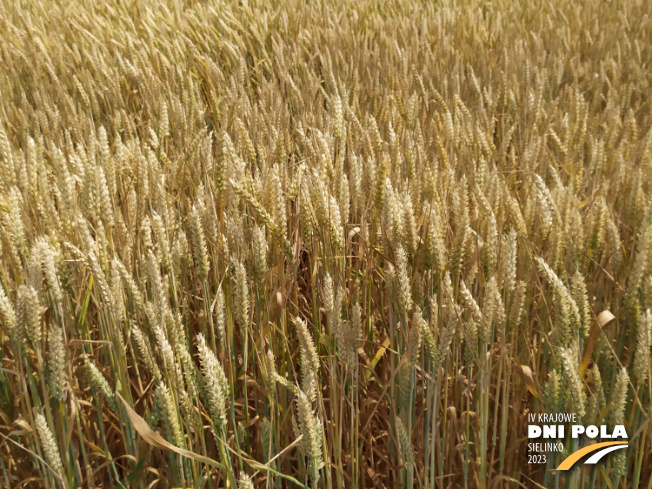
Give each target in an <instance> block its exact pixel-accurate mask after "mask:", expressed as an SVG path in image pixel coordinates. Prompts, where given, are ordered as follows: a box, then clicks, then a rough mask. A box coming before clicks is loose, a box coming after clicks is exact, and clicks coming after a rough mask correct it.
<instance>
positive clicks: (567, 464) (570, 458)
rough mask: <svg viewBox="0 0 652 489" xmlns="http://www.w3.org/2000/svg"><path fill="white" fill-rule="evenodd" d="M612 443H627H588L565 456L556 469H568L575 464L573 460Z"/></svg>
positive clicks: (619, 443)
mask: <svg viewBox="0 0 652 489" xmlns="http://www.w3.org/2000/svg"><path fill="white" fill-rule="evenodd" d="M612 445H627V443H626V442H623V441H605V442H603V443H595V444H593V445H589V446H588V447H584V448H581V449H579V450H578V451H576V452H573V453H571V454H570V455H569V456H568V457H566V458H565V459H564V461H563V462H562V463H560V464H559V467H557V470H568V469H570V468H571V467H572V466H573V465H574V464H575V462H577V461H578V460H579V459H581V458H582V457H583V456H584V455H587V454H589V453H591V452H595V451H596V450H600V449H601V448H604V447H610V446H612Z"/></svg>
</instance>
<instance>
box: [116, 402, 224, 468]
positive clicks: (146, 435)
mask: <svg viewBox="0 0 652 489" xmlns="http://www.w3.org/2000/svg"><path fill="white" fill-rule="evenodd" d="M116 396H117V397H118V399H120V400H121V401H122V404H123V405H124V407H125V410H126V411H127V416H129V420H130V421H131V424H132V425H133V426H134V428H135V429H136V431H137V432H138V434H139V435H140V436H141V437H142V438H143V440H145V441H146V442H147V443H149V444H150V445H152V446H153V447H156V448H159V449H161V450H170V451H171V452H174V453H177V454H179V455H181V456H182V457H187V458H190V459H192V460H195V461H197V462H201V463H204V464H206V465H210V466H212V467H217V468H219V469H224V466H223V465H222V464H221V463H219V462H217V461H216V460H213V459H212V458H208V457H204V456H203V455H199V454H197V453H194V452H191V451H189V450H184V449H183V448H179V447H176V446H174V445H172V444H171V443H169V442H167V441H166V440H165V438H163V437H162V436H161V435H160V434H159V433H158V432H156V431H153V430H152V429H151V428H150V427H149V425H148V424H147V421H145V420H144V419H143V418H142V417H141V416H140V415H139V414H138V413H137V412H136V411H134V410H133V409H132V408H131V406H129V404H127V401H125V400H124V399H123V397H122V396H121V395H120V394H119V393H117V392H116Z"/></svg>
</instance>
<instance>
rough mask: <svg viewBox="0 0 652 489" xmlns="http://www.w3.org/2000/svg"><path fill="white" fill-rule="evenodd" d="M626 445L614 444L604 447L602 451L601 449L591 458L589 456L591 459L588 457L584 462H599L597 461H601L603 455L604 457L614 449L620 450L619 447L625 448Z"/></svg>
mask: <svg viewBox="0 0 652 489" xmlns="http://www.w3.org/2000/svg"><path fill="white" fill-rule="evenodd" d="M625 447H627V445H614V446H613V447H607V448H603V449H602V450H600V451H599V452H598V453H596V454H595V455H592V456H591V458H589V459H588V460H587V461H586V462H584V463H585V464H597V463H598V462H599V461H600V459H601V458H602V457H604V456H605V455H607V454H608V453H611V452H613V451H614V450H619V449H621V448H625Z"/></svg>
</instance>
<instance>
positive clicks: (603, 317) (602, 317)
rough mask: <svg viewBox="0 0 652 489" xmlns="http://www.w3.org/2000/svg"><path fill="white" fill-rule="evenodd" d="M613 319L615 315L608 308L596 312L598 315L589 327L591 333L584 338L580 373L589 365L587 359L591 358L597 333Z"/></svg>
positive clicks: (582, 373)
mask: <svg viewBox="0 0 652 489" xmlns="http://www.w3.org/2000/svg"><path fill="white" fill-rule="evenodd" d="M614 319H616V316H614V315H613V314H612V313H611V311H609V310H606V309H605V310H604V311H602V312H601V313H600V314H598V317H597V318H595V323H594V324H593V327H592V328H591V334H590V335H589V339H588V340H586V343H585V345H586V346H585V347H584V356H583V357H582V365H580V375H584V372H586V368H587V367H588V366H589V360H591V353H593V347H594V346H595V340H597V339H598V335H599V334H600V332H601V331H602V329H603V328H605V327H606V326H608V325H610V324H611V323H612V322H613V321H614Z"/></svg>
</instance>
